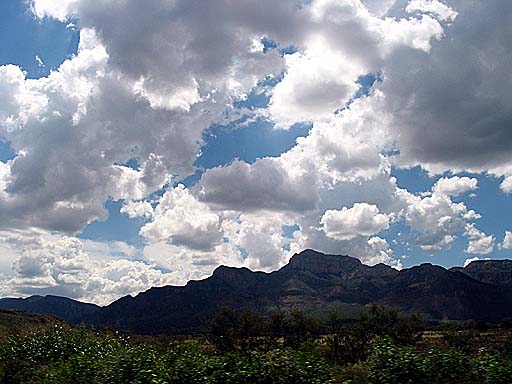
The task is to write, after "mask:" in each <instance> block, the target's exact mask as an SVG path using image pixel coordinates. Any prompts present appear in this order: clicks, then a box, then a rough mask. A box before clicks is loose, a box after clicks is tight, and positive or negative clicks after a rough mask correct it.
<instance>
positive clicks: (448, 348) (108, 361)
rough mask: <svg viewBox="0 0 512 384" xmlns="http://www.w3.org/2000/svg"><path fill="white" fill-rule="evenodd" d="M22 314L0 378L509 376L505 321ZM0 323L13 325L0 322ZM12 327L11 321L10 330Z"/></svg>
mask: <svg viewBox="0 0 512 384" xmlns="http://www.w3.org/2000/svg"><path fill="white" fill-rule="evenodd" d="M0 315H1V316H0V320H1V319H4V320H5V319H7V318H9V319H16V322H13V323H12V324H15V327H13V329H12V330H10V331H9V332H11V334H10V336H7V335H6V334H4V337H3V338H1V341H0V382H1V383H5V384H8V383H16V384H23V383H33V384H35V383H69V384H72V383H73V384H75V383H76V384H80V383H84V384H85V383H112V384H114V383H119V384H121V383H140V384H143V383H155V384H157V383H158V384H164V383H168V384H178V383H179V384H192V383H194V384H195V383H198V384H203V383H204V384H214V383H215V384H238V383H244V384H252V383H254V384H272V383H279V384H280V383H283V384H302V383H304V384H306V383H308V384H315V383H318V384H320V383H345V384H348V383H352V384H357V383H361V384H363V383H374V384H379V383H382V384H384V383H390V384H391V383H393V384H400V383H410V384H413V383H430V384H436V383H489V384H491V383H492V384H500V383H507V384H508V383H511V382H512V359H511V357H512V333H511V332H510V331H509V330H508V324H506V323H504V324H502V325H501V326H498V325H492V326H490V325H488V324H485V323H481V322H466V323H452V324H437V325H435V327H433V326H432V325H431V326H430V327H428V329H427V328H426V327H425V325H424V324H423V321H422V320H421V318H420V317H418V316H410V315H401V314H399V313H398V312H397V311H395V310H393V309H389V308H383V307H372V308H369V309H368V310H367V311H366V312H365V313H364V314H363V315H362V316H361V318H360V319H359V321H357V322H354V323H351V324H347V323H346V322H338V321H337V320H336V317H335V316H333V318H332V319H331V322H330V324H320V323H319V322H318V321H317V320H315V319H314V318H309V317H308V316H306V315H305V314H304V313H301V312H298V311H296V312H276V313H273V314H270V315H269V316H262V315H258V314H256V313H252V312H248V311H235V310H231V309H224V310H221V311H220V312H219V314H218V315H217V317H216V318H215V319H212V320H211V321H210V322H209V323H208V331H207V332H205V334H204V335H196V336H193V337H191V336H189V337H172V338H171V337H165V336H141V335H127V334H119V333H116V332H112V331H107V330H101V331H98V330H90V329H86V328H84V327H79V328H71V327H68V326H65V325H64V324H63V323H62V322H59V321H57V320H56V319H53V318H51V317H41V316H37V315H29V314H26V313H16V312H3V313H2V314H0ZM0 324H7V323H5V322H3V321H0ZM4 331H5V329H4Z"/></svg>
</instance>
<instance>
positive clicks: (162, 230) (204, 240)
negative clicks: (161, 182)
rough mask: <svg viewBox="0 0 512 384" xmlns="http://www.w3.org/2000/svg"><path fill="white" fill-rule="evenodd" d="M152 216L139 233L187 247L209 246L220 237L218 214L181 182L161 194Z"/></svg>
mask: <svg viewBox="0 0 512 384" xmlns="http://www.w3.org/2000/svg"><path fill="white" fill-rule="evenodd" d="M131 212H133V211H131ZM146 212H147V211H143V212H141V213H142V215H144V214H146ZM151 218H152V220H151V221H150V222H149V223H147V224H145V225H144V226H143V227H142V228H141V230H140V234H141V235H142V236H144V237H146V238H148V239H150V240H151V241H154V242H158V241H162V240H166V241H169V242H171V243H174V244H178V245H186V246H188V247H190V248H196V249H206V250H208V249H209V250H212V249H213V246H214V245H215V244H216V243H218V242H220V241H221V239H222V229H221V219H220V217H219V216H218V215H217V214H216V213H214V212H212V211H211V210H210V208H209V207H208V205H206V204H204V203H201V202H199V201H197V199H196V198H195V197H194V196H192V195H191V194H190V192H189V190H188V189H186V188H185V186H184V185H183V184H179V185H178V186H177V187H176V188H173V189H169V190H167V191H166V192H165V193H164V194H163V196H162V197H161V198H160V199H159V200H158V203H157V206H156V208H155V209H154V211H153V212H152V214H151Z"/></svg>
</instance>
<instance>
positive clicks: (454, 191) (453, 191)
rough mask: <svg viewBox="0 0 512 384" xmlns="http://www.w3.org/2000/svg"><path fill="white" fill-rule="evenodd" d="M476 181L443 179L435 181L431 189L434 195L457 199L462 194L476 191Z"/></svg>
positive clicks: (463, 178) (457, 177)
mask: <svg viewBox="0 0 512 384" xmlns="http://www.w3.org/2000/svg"><path fill="white" fill-rule="evenodd" d="M477 185H478V180H477V179H475V178H469V177H466V176H464V177H459V176H453V177H450V178H448V177H443V178H441V179H439V180H437V181H436V183H435V184H434V186H433V187H432V191H433V192H434V193H440V194H443V195H446V196H453V197H457V196H459V195H461V194H463V193H466V192H469V191H474V190H476V189H477Z"/></svg>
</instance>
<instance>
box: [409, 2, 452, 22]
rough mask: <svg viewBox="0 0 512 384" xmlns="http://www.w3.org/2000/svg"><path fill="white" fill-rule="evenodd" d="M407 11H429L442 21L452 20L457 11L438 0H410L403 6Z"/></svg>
mask: <svg viewBox="0 0 512 384" xmlns="http://www.w3.org/2000/svg"><path fill="white" fill-rule="evenodd" d="M405 10H406V11H407V12H411V13H412V12H415V11H421V12H429V13H432V14H434V15H435V16H437V17H438V18H439V19H440V20H442V21H453V20H455V18H456V17H457V14H458V13H457V11H455V10H454V9H452V8H450V7H449V6H447V5H446V4H444V3H442V2H440V1H438V0H411V1H410V2H409V4H407V7H406V8H405Z"/></svg>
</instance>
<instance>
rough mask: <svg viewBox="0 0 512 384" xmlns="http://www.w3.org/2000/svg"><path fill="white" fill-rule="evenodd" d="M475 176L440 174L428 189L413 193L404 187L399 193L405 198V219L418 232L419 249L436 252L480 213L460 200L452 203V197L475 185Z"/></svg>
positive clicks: (450, 241) (470, 189)
mask: <svg viewBox="0 0 512 384" xmlns="http://www.w3.org/2000/svg"><path fill="white" fill-rule="evenodd" d="M477 184H478V183H477V180H476V179H474V178H472V179H470V178H467V177H463V178H460V177H458V176H454V177H451V178H441V179H439V180H438V181H437V182H436V183H435V184H434V186H433V187H432V193H431V194H429V195H428V194H427V195H426V196H424V197H422V196H416V195H412V194H410V193H408V192H407V191H405V190H402V191H400V195H401V196H402V198H403V199H404V200H405V201H406V202H407V209H406V211H405V221H406V223H407V224H408V225H409V226H411V227H412V228H413V229H414V230H416V231H418V232H419V233H420V236H419V237H418V239H417V244H418V245H419V246H420V248H421V249H422V250H423V251H426V252H437V251H441V250H443V249H444V248H446V246H447V245H449V244H450V243H452V242H453V241H454V240H455V235H456V234H457V233H463V232H464V231H465V229H466V228H467V222H468V221H470V220H475V219H478V218H479V217H480V215H478V214H477V213H476V212H475V211H473V210H468V208H467V207H466V204H465V203H463V202H459V203H456V202H454V201H453V200H452V197H454V196H458V195H459V194H461V193H464V192H468V191H472V190H474V189H476V188H477Z"/></svg>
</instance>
